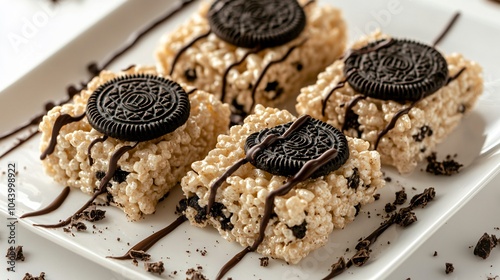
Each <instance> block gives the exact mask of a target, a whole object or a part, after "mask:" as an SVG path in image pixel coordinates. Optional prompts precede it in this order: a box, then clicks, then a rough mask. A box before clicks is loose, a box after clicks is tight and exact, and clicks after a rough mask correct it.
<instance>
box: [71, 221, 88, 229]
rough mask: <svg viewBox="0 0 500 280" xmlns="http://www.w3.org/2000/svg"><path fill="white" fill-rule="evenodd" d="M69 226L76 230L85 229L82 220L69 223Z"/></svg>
mask: <svg viewBox="0 0 500 280" xmlns="http://www.w3.org/2000/svg"><path fill="white" fill-rule="evenodd" d="M71 228H76V230H77V231H86V230H87V226H86V225H85V224H84V223H82V222H73V223H71Z"/></svg>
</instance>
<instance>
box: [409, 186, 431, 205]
mask: <svg viewBox="0 0 500 280" xmlns="http://www.w3.org/2000/svg"><path fill="white" fill-rule="evenodd" d="M435 196H436V191H435V190H434V188H428V189H425V190H424V191H423V192H422V193H421V194H417V195H415V196H413V197H412V198H411V200H410V204H411V205H410V207H411V208H412V209H414V208H416V207H418V206H422V208H423V207H425V206H426V205H427V203H429V201H431V200H433V199H434V197H435Z"/></svg>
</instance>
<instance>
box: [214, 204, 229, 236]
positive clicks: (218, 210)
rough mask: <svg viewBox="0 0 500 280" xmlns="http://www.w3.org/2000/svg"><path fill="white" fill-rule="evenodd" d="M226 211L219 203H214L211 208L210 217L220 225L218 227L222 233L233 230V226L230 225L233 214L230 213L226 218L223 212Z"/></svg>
mask: <svg viewBox="0 0 500 280" xmlns="http://www.w3.org/2000/svg"><path fill="white" fill-rule="evenodd" d="M225 209H226V206H224V204H222V203H219V202H214V204H213V206H212V213H211V215H212V216H213V217H214V218H215V219H217V220H218V221H219V223H220V227H221V229H222V230H224V231H228V230H232V229H233V228H234V225H233V224H232V223H231V217H232V216H233V213H230V214H229V216H228V217H226V215H224V211H223V210H225Z"/></svg>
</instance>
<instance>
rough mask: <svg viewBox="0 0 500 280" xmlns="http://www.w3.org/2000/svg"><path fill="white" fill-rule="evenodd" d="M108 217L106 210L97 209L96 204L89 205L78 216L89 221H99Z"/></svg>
mask: <svg viewBox="0 0 500 280" xmlns="http://www.w3.org/2000/svg"><path fill="white" fill-rule="evenodd" d="M105 217H106V211H104V210H100V209H97V207H96V206H95V205H91V206H89V207H88V208H87V209H85V210H83V212H82V213H80V214H78V215H77V218H82V219H84V220H86V221H89V222H97V221H100V220H102V219H104V218H105Z"/></svg>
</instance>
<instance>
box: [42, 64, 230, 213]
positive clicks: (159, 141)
mask: <svg viewBox="0 0 500 280" xmlns="http://www.w3.org/2000/svg"><path fill="white" fill-rule="evenodd" d="M139 73H143V74H156V72H155V71H154V70H152V69H151V68H144V67H135V68H132V69H130V70H127V71H124V72H119V73H116V74H115V73H112V72H109V71H102V72H101V74H100V75H99V76H97V77H95V78H94V79H93V80H92V81H91V82H90V83H89V84H88V89H86V90H83V91H82V92H81V93H80V94H78V95H75V97H74V98H73V103H70V104H65V105H63V106H57V107H54V108H53V109H52V110H50V111H49V112H48V113H47V115H46V116H44V118H43V121H42V122H41V123H40V126H39V129H40V131H41V132H42V137H41V145H40V149H41V150H42V151H43V150H44V149H45V147H47V145H48V141H49V140H50V135H51V132H52V128H53V125H54V122H55V120H56V118H57V117H58V116H59V115H61V114H64V113H66V114H70V115H72V116H76V115H79V114H82V113H83V112H84V111H85V108H86V105H87V100H88V98H89V96H90V95H91V94H92V92H94V91H95V90H96V89H97V88H98V87H99V86H100V85H102V84H104V83H106V82H107V81H109V80H112V79H113V78H115V77H118V76H121V75H126V74H139ZM189 99H190V102H191V112H190V117H189V119H188V121H187V122H186V123H185V124H184V125H182V126H181V127H179V128H177V129H176V130H175V131H174V132H172V133H169V134H166V135H164V136H162V137H158V138H156V139H153V140H150V141H146V142H140V143H139V144H138V146H137V147H136V148H134V149H133V150H131V151H129V152H127V153H125V154H124V155H123V156H122V157H121V158H120V160H119V161H118V166H119V171H117V172H116V173H115V175H118V174H120V175H125V176H126V177H125V178H123V177H124V176H121V177H122V178H120V176H119V175H118V176H115V177H116V178H114V179H113V180H111V181H110V184H111V185H108V192H109V194H110V195H111V196H112V199H111V202H112V203H113V204H115V205H117V206H118V207H120V208H122V209H123V211H124V212H125V213H126V214H127V217H128V219H129V220H138V219H139V218H141V217H142V216H143V215H144V214H152V213H154V211H155V209H156V204H157V203H158V200H159V199H161V198H162V197H163V196H164V195H165V194H166V193H167V192H168V191H169V190H170V189H171V188H172V187H174V186H175V185H177V184H178V182H179V181H180V179H181V178H182V177H183V176H184V175H185V174H186V172H187V171H188V170H189V169H190V167H189V166H190V164H191V163H192V162H194V161H195V160H200V159H202V158H203V157H204V156H206V154H207V153H208V152H209V151H210V150H211V149H212V148H213V147H215V143H216V139H217V135H219V134H221V133H226V132H227V130H228V126H229V114H230V112H229V107H228V105H227V104H222V103H221V102H220V101H219V100H217V99H216V98H214V96H213V95H211V94H208V93H206V92H203V91H200V90H197V91H195V92H194V93H192V94H190V95H189ZM102 136H103V134H102V133H100V132H98V131H97V130H95V129H93V128H92V127H91V126H90V124H89V123H88V121H87V118H84V119H83V120H81V121H79V122H74V123H70V124H67V125H65V126H63V128H62V129H61V131H60V133H59V136H58V137H57V145H56V148H55V150H54V152H53V153H52V154H51V155H49V156H48V157H47V158H46V159H45V160H43V161H42V164H43V166H44V168H45V171H46V173H47V174H48V175H49V176H51V177H53V178H54V180H55V181H57V182H58V183H60V184H63V185H67V186H71V187H76V188H80V190H82V191H83V192H84V193H87V194H93V193H94V191H95V190H96V189H97V188H98V187H99V180H100V179H102V176H103V174H104V172H106V171H107V170H108V163H109V158H110V156H111V155H112V154H113V153H114V152H115V151H117V150H118V149H119V148H120V147H123V146H125V145H130V144H131V142H125V141H121V140H118V139H115V138H111V137H109V138H108V139H107V140H106V141H104V142H103V143H97V144H96V145H95V146H94V147H93V148H92V158H93V159H94V164H93V165H92V166H90V165H89V158H88V151H87V150H88V147H89V145H90V143H91V142H92V141H93V140H94V139H97V138H99V137H102ZM120 170H121V171H120ZM108 199H109V196H108Z"/></svg>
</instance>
